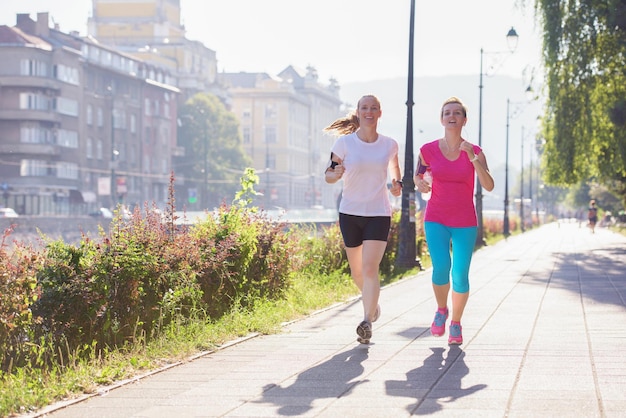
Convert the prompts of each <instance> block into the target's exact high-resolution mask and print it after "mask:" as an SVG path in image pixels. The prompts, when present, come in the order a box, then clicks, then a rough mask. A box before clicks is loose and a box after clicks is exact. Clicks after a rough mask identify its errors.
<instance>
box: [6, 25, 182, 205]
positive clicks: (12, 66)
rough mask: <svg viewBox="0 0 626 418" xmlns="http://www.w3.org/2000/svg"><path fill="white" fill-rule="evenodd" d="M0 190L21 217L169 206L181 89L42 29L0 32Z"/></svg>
mask: <svg viewBox="0 0 626 418" xmlns="http://www.w3.org/2000/svg"><path fill="white" fill-rule="evenodd" d="M0 57H1V59H0V183H2V184H3V185H6V187H5V188H6V190H7V193H5V194H4V196H3V197H4V202H3V204H6V205H7V206H10V207H13V208H15V209H16V210H17V211H18V212H19V213H20V214H24V215H83V214H86V213H89V212H91V211H94V210H95V209H97V208H99V207H102V206H104V207H115V206H116V205H117V204H118V203H123V204H128V205H135V204H143V203H144V202H151V201H152V202H155V203H157V204H159V205H163V204H165V202H166V201H167V192H168V182H169V173H170V172H171V169H172V156H173V155H175V154H176V153H177V152H178V150H177V148H176V114H177V99H178V98H177V96H178V94H179V89H178V88H177V87H175V85H176V80H175V78H174V77H173V76H172V75H171V74H169V73H168V72H167V71H165V70H164V69H162V68H160V67H157V66H154V65H151V64H149V63H146V62H145V61H142V60H140V59H138V58H136V57H134V56H132V55H129V54H125V53H123V52H120V51H118V50H116V49H113V48H111V47H108V46H105V45H103V44H101V43H99V42H98V41H97V40H95V39H93V38H90V37H87V38H83V37H79V36H78V34H77V33H70V34H65V33H62V32H60V31H58V30H56V29H55V28H50V27H49V25H48V13H38V14H37V19H36V20H33V19H31V17H30V16H29V15H24V14H20V15H17V24H16V25H15V26H13V27H9V26H6V25H4V26H0Z"/></svg>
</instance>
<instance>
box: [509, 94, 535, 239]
mask: <svg viewBox="0 0 626 418" xmlns="http://www.w3.org/2000/svg"><path fill="white" fill-rule="evenodd" d="M526 93H527V94H528V95H530V94H531V93H532V89H531V88H530V86H529V87H528V88H527V89H526ZM530 102H531V100H527V101H525V102H511V100H510V99H509V98H507V99H506V147H505V148H506V149H505V153H506V154H505V159H504V218H503V223H504V225H503V231H502V233H503V234H504V236H505V237H508V236H509V235H510V231H509V124H510V120H511V118H514V117H516V116H518V115H519V114H520V113H521V112H522V111H523V110H524V109H523V108H522V107H521V106H523V105H528V104H529V103H530ZM511 104H513V105H516V106H518V107H517V108H516V111H515V114H514V115H512V116H511ZM523 142H524V127H522V154H523V153H524V148H523V147H524V143H523ZM523 163H524V157H523V156H522V177H523V175H524V171H523V170H524V168H523ZM523 181H524V180H523V179H522V188H523V187H524V183H523ZM520 194H521V202H520V206H521V207H522V206H524V202H523V200H524V191H523V190H522V191H521V192H520ZM523 210H524V209H520V216H522V220H521V222H522V224H523V223H524V218H523V216H524V212H523ZM523 230H524V229H523V226H522V231H523Z"/></svg>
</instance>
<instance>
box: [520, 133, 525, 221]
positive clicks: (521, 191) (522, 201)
mask: <svg viewBox="0 0 626 418" xmlns="http://www.w3.org/2000/svg"><path fill="white" fill-rule="evenodd" d="M520 178H521V183H520V192H519V200H520V204H519V217H520V228H521V229H522V232H524V231H525V228H524V127H523V126H522V175H521V176H520Z"/></svg>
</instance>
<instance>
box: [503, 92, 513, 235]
mask: <svg viewBox="0 0 626 418" xmlns="http://www.w3.org/2000/svg"><path fill="white" fill-rule="evenodd" d="M510 107H511V101H510V100H509V99H508V98H507V99H506V151H505V153H506V154H505V158H504V218H503V230H502V233H503V234H504V236H505V237H508V236H509V235H510V232H509V120H510Z"/></svg>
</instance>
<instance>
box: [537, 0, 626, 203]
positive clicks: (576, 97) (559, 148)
mask: <svg viewBox="0 0 626 418" xmlns="http://www.w3.org/2000/svg"><path fill="white" fill-rule="evenodd" d="M535 7H536V11H537V14H538V17H539V18H540V20H541V24H542V26H543V36H544V47H543V60H544V64H545V69H546V85H547V89H548V94H547V104H546V110H545V116H544V118H543V136H544V138H545V140H546V143H545V158H544V160H543V164H544V169H545V170H544V175H545V177H544V180H545V181H546V182H548V183H551V184H555V185H573V184H576V183H578V182H580V181H587V180H589V179H595V181H597V182H600V183H602V184H605V185H607V187H610V188H611V190H612V191H613V192H614V193H616V194H618V195H619V196H620V197H621V200H622V203H623V204H626V194H624V190H625V189H626V129H625V128H626V0H577V1H573V0H536V1H535Z"/></svg>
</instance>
